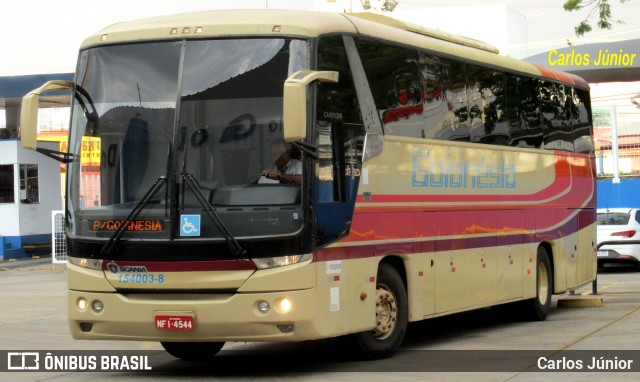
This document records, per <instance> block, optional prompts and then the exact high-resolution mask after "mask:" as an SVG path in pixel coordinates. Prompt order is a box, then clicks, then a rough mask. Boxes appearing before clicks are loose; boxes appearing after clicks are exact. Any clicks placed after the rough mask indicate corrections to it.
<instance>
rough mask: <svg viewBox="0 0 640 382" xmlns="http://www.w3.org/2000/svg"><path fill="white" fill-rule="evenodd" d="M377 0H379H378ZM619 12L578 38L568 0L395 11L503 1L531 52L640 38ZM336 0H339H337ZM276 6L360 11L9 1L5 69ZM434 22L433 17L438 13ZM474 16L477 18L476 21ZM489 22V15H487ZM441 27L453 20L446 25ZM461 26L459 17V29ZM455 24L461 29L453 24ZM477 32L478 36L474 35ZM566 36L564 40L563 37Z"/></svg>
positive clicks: (412, 2)
mask: <svg viewBox="0 0 640 382" xmlns="http://www.w3.org/2000/svg"><path fill="white" fill-rule="evenodd" d="M371 1H372V2H374V1H376V0H371ZM611 1H612V4H613V14H614V17H619V18H623V19H624V21H625V24H624V25H620V26H618V25H616V26H615V27H614V30H612V31H600V30H595V31H594V32H591V33H590V34H588V35H587V37H584V38H580V39H578V38H576V37H575V34H574V33H573V27H574V26H575V25H576V24H577V23H578V22H579V21H580V20H581V19H582V18H584V17H585V15H586V11H582V12H578V13H575V12H574V13H568V12H566V11H563V10H562V3H563V2H564V0H399V4H398V6H397V7H396V9H395V11H394V12H393V14H392V16H394V15H398V16H397V17H400V15H402V14H416V12H422V13H421V14H424V17H423V18H420V20H424V24H425V25H427V26H429V24H430V20H429V10H433V9H437V8H442V7H461V8H460V9H464V8H465V7H469V6H477V5H482V4H502V5H507V6H510V7H512V9H513V10H514V11H516V12H518V13H519V14H522V15H523V16H524V20H526V23H527V26H528V28H527V36H526V38H525V40H526V41H523V42H522V44H524V45H526V46H523V47H520V48H521V49H525V50H523V52H521V53H520V55H523V54H524V53H525V52H526V53H527V54H529V55H533V54H536V53H540V52H542V51H548V50H550V49H553V48H561V47H564V46H566V39H571V40H572V42H573V43H574V44H578V45H579V44H582V43H588V42H596V41H597V42H602V41H615V40H625V39H630V38H637V36H639V35H640V0H630V1H628V2H626V3H624V4H620V3H619V0H611ZM331 3H333V4H331ZM266 7H268V8H272V9H306V10H322V9H329V8H332V9H335V8H344V9H347V10H348V9H353V10H354V11H360V10H361V6H360V1H359V0H333V1H332V0H233V1H224V0H109V1H102V2H97V1H91V0H88V1H84V2H78V1H77V0H73V1H70V0H57V1H50V0H27V1H11V2H3V5H2V8H3V9H2V12H1V13H0V43H1V49H2V53H1V54H0V57H1V59H0V76H10V75H22V74H38V73H61V72H73V70H74V67H75V64H76V57H77V54H78V48H79V46H80V44H81V42H82V41H83V40H84V38H86V37H87V36H89V35H91V34H93V33H95V32H97V31H99V30H100V29H102V28H103V27H106V26H108V25H111V24H114V23H116V22H120V21H126V20H133V19H139V18H146V17H152V16H159V15H167V14H172V13H184V12H191V11H200V10H209V9H223V8H224V9H229V8H266ZM431 21H432V22H433V20H431ZM472 22H473V21H472ZM485 22H486V21H485ZM439 27H440V28H441V29H442V28H446V24H445V26H444V27H443V26H441V25H439ZM453 27H454V26H453V25H452V29H455V28H453ZM452 31H454V32H455V30H452ZM469 37H473V36H469ZM563 44H564V45H563Z"/></svg>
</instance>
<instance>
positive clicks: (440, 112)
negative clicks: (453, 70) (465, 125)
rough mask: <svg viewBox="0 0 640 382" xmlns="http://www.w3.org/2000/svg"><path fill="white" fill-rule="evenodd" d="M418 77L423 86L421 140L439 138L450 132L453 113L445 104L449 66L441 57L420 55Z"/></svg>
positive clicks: (447, 104)
mask: <svg viewBox="0 0 640 382" xmlns="http://www.w3.org/2000/svg"><path fill="white" fill-rule="evenodd" d="M420 77H421V80H422V86H423V92H424V95H423V100H422V110H423V114H422V116H423V118H424V126H423V127H422V132H421V136H422V137H423V138H441V137H444V136H446V135H447V134H445V132H446V131H450V130H451V125H452V121H453V117H454V116H453V113H452V112H451V109H450V104H449V103H448V102H447V97H446V94H445V93H446V89H447V86H448V83H449V64H448V62H447V61H446V60H444V59H443V58H441V57H438V56H434V55H431V54H427V53H420ZM441 139H442V138H441Z"/></svg>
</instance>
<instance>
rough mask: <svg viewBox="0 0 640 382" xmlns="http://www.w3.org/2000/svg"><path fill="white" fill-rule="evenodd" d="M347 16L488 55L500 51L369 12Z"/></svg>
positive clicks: (476, 41)
mask: <svg viewBox="0 0 640 382" xmlns="http://www.w3.org/2000/svg"><path fill="white" fill-rule="evenodd" d="M347 15H348V16H353V17H357V18H360V19H364V20H369V21H373V22H375V23H378V24H384V25H388V26H390V27H394V28H398V29H402V30H405V31H407V32H413V33H417V34H421V35H423V36H428V37H433V38H437V39H438V40H443V41H448V42H452V43H454V44H458V45H464V46H468V47H470V48H475V49H480V50H484V51H486V52H490V53H495V54H500V50H499V49H498V48H496V47H495V46H493V45H491V44H488V43H486V42H484V41H480V40H476V39H473V38H470V37H464V36H458V35H455V34H453V33H448V32H445V31H441V30H438V29H433V28H428V27H425V26H422V25H418V24H413V23H409V22H406V21H401V20H398V19H394V18H392V17H388V16H385V15H381V14H377V13H369V12H362V13H348V14H347Z"/></svg>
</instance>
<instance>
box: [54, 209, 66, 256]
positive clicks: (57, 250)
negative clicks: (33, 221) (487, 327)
mask: <svg viewBox="0 0 640 382" xmlns="http://www.w3.org/2000/svg"><path fill="white" fill-rule="evenodd" d="M51 252H52V253H51V261H52V262H53V263H54V264H64V263H66V262H67V240H66V239H65V237H64V211H51Z"/></svg>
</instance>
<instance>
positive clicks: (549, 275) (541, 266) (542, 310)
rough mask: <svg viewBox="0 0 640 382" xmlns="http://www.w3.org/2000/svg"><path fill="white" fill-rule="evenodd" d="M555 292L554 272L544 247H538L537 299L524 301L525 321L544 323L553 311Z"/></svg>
mask: <svg viewBox="0 0 640 382" xmlns="http://www.w3.org/2000/svg"><path fill="white" fill-rule="evenodd" d="M552 290H553V270H552V269H551V261H549V255H548V254H547V250H546V249H544V247H542V246H541V247H538V254H537V256H536V297H535V298H533V299H530V300H526V301H523V304H524V306H523V308H524V309H523V311H522V313H523V314H524V317H523V318H524V319H526V320H528V321H544V320H545V319H546V318H547V315H549V311H550V310H551V291H552Z"/></svg>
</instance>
